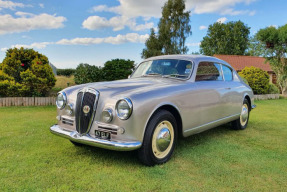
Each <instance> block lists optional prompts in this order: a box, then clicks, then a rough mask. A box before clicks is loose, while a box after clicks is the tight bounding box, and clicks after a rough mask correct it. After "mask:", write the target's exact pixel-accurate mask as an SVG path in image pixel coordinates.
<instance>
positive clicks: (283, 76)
mask: <svg viewBox="0 0 287 192" xmlns="http://www.w3.org/2000/svg"><path fill="white" fill-rule="evenodd" d="M255 37H256V38H257V39H258V40H259V41H260V42H261V43H264V44H265V47H264V57H265V58H266V59H267V61H269V63H270V65H271V67H272V69H273V71H274V72H275V73H276V76H277V83H278V85H279V86H280V88H281V90H282V93H283V94H285V95H286V94H287V58H286V57H287V24H286V25H283V26H281V27H278V28H275V27H267V28H264V29H260V30H259V31H258V32H257V33H256V35H255Z"/></svg>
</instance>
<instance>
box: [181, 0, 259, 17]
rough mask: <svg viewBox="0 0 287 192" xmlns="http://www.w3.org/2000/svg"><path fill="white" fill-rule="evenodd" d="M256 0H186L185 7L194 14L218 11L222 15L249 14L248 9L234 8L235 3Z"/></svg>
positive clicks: (247, 2) (248, 2)
mask: <svg viewBox="0 0 287 192" xmlns="http://www.w3.org/2000/svg"><path fill="white" fill-rule="evenodd" d="M255 1H256V0H205V1H202V0H187V1H186V4H187V8H188V9H191V10H192V12H194V13H196V14H202V13H219V14H223V15H240V14H249V13H250V11H248V10H234V7H235V6H236V5H237V4H242V3H243V4H246V5H248V4H250V3H252V2H255Z"/></svg>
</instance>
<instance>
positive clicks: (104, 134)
mask: <svg viewBox="0 0 287 192" xmlns="http://www.w3.org/2000/svg"><path fill="white" fill-rule="evenodd" d="M95 136H96V137H97V138H101V139H110V138H111V134H110V133H109V132H104V131H98V130H95Z"/></svg>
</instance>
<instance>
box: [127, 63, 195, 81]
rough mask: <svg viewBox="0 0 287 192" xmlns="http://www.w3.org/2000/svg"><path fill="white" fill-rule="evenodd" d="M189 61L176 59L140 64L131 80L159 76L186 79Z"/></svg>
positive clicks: (189, 70) (190, 66)
mask: <svg viewBox="0 0 287 192" xmlns="http://www.w3.org/2000/svg"><path fill="white" fill-rule="evenodd" d="M191 69H192V63H191V61H185V60H176V59H160V60H151V61H146V62H143V63H141V64H140V65H139V66H138V68H137V69H136V70H135V71H134V73H133V74H132V76H131V78H135V77H147V76H160V77H175V78H181V79H187V78H188V77H189V75H190V73H191Z"/></svg>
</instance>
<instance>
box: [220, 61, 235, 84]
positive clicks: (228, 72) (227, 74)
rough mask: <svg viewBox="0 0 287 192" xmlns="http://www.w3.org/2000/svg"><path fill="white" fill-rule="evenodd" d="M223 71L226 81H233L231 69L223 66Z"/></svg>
mask: <svg viewBox="0 0 287 192" xmlns="http://www.w3.org/2000/svg"><path fill="white" fill-rule="evenodd" d="M222 71H223V75H224V80H225V81H232V80H233V74H232V69H230V68H229V67H227V66H225V65H222Z"/></svg>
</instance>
